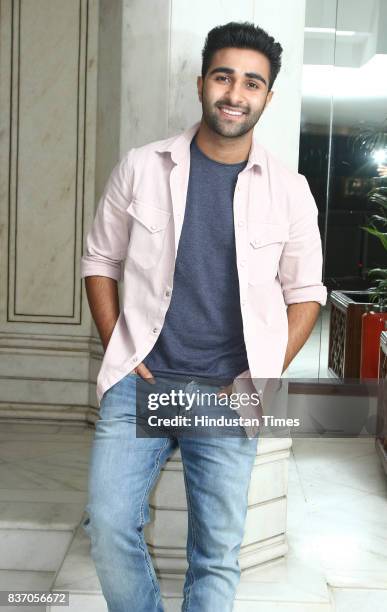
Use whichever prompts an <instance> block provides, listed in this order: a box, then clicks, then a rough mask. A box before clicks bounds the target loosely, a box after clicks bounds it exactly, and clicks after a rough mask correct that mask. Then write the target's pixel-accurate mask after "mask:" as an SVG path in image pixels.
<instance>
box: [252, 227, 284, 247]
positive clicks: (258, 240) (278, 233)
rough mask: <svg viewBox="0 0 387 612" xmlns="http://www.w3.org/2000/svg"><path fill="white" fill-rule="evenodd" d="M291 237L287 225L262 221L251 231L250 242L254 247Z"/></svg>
mask: <svg viewBox="0 0 387 612" xmlns="http://www.w3.org/2000/svg"><path fill="white" fill-rule="evenodd" d="M288 239H289V228H288V226H287V225H281V224H278V223H262V224H260V225H259V226H257V227H254V228H252V229H251V230H250V232H249V240H250V244H251V246H252V247H253V248H254V249H258V248H260V247H263V246H266V245H268V244H273V243H276V242H281V243H283V242H286V241H287V240H288Z"/></svg>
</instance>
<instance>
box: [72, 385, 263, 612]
mask: <svg viewBox="0 0 387 612" xmlns="http://www.w3.org/2000/svg"><path fill="white" fill-rule="evenodd" d="M163 381H164V382H163ZM172 387H173V388H174V389H177V388H180V389H182V390H183V391H184V392H186V393H189V392H191V393H193V392H196V391H197V390H198V389H199V390H200V392H201V393H202V392H214V391H219V387H214V386H213V385H208V384H205V383H204V384H203V383H202V382H200V383H198V382H197V380H196V379H194V380H192V381H190V382H187V381H184V382H182V381H180V382H179V383H176V381H174V383H173V385H168V384H167V383H166V382H165V380H164V379H159V377H157V378H156V384H154V385H150V384H149V382H146V381H144V380H142V379H141V378H140V377H139V376H138V375H136V374H132V373H130V374H127V375H126V376H125V377H124V378H122V379H121V380H120V381H119V382H118V383H116V384H115V385H113V386H112V387H110V388H109V389H108V390H107V391H106V392H105V393H104V395H103V397H102V401H101V405H100V418H99V420H98V421H97V423H96V430H95V436H94V440H93V445H92V449H91V459H90V467H89V490H88V503H87V506H86V510H87V513H88V517H87V518H86V519H85V520H84V521H83V523H82V526H83V529H84V530H85V531H86V533H87V534H88V535H89V537H90V540H91V556H92V559H93V561H94V564H95V567H96V571H97V574H98V577H99V580H100V583H101V587H102V592H103V595H104V597H105V599H106V602H107V605H108V610H109V612H132V611H135V612H163V611H164V607H163V603H162V598H161V592H160V588H159V583H158V580H157V577H156V573H155V570H154V567H153V564H152V561H151V557H150V555H149V552H148V549H147V545H146V542H145V538H144V534H143V527H144V525H145V524H146V523H148V522H149V521H150V513H149V505H148V501H149V494H150V492H151V490H152V487H153V486H154V485H155V483H156V480H157V478H158V476H159V474H160V470H161V468H162V466H163V465H164V464H165V462H166V460H167V459H168V458H169V457H170V455H171V454H172V452H173V451H174V449H175V448H176V447H177V446H179V447H180V452H181V457H182V463H183V468H184V482H185V489H186V497H187V507H188V538H187V562H188V570H187V573H186V576H185V583H184V588H183V596H184V599H183V605H182V611H184V612H219V611H221V612H231V611H232V608H233V602H234V598H235V592H236V588H237V585H238V583H239V579H240V567H239V563H238V554H239V549H240V545H241V542H242V539H243V534H244V524H245V519H246V512H247V495H248V489H249V484H250V477H251V470H252V466H253V464H254V459H255V456H256V452H257V438H251V439H249V438H248V437H247V436H246V434H245V432H244V429H243V427H240V426H239V427H236V428H235V427H234V428H231V429H230V430H229V432H228V434H227V435H224V433H223V434H221V435H212V436H200V435H198V434H197V433H195V435H192V436H189V435H186V436H185V435H181V431H179V429H176V430H170V431H168V433H166V434H163V435H161V436H160V437H155V436H157V433H156V434H154V435H153V436H152V437H150V436H149V437H140V436H139V435H138V433H137V431H136V418H137V423H138V419H140V413H139V411H138V406H139V404H140V405H141V401H142V400H141V397H142V394H143V397H144V402H145V397H146V393H150V392H152V393H153V392H165V391H166V390H167V388H169V389H170V388H172ZM136 403H137V412H136ZM146 409H147V410H148V406H147V407H146ZM195 410H196V411H200V402H197V404H196V406H193V407H192V408H191V410H190V413H192V414H193V413H194V411H195ZM186 412H187V411H186V408H185V407H184V404H183V405H181V404H180V405H178V406H168V407H167V408H166V409H165V411H164V414H168V416H174V415H177V414H183V413H184V414H186ZM171 544H172V543H171Z"/></svg>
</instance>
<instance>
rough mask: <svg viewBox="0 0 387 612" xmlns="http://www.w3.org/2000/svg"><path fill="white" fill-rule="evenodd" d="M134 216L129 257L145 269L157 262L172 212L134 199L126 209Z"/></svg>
mask: <svg viewBox="0 0 387 612" xmlns="http://www.w3.org/2000/svg"><path fill="white" fill-rule="evenodd" d="M126 211H127V213H128V214H129V215H130V216H131V217H132V219H133V223H132V227H131V231H130V238H129V246H128V258H129V259H130V260H132V261H134V262H135V263H136V264H137V265H138V266H139V267H140V268H143V269H144V270H146V269H149V268H152V267H153V266H155V265H156V264H157V262H158V261H159V259H160V255H161V252H162V249H163V246H164V242H165V234H166V228H167V225H168V223H169V221H170V217H171V213H170V212H168V211H167V210H162V209H161V208H157V207H156V206H153V205H150V204H145V203H144V202H139V201H138V200H136V199H134V200H132V201H131V203H130V204H129V206H128V208H127V209H126Z"/></svg>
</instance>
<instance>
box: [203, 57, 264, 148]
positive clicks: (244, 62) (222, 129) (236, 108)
mask: <svg viewBox="0 0 387 612" xmlns="http://www.w3.org/2000/svg"><path fill="white" fill-rule="evenodd" d="M269 77H270V62H269V60H268V58H267V57H266V56H265V55H263V54H262V53H260V52H259V51H254V50H253V49H236V48H232V47H227V48H224V49H219V50H218V51H216V52H215V53H214V55H213V57H212V61H211V64H210V66H209V68H208V71H207V73H206V75H205V78H204V81H203V79H202V77H198V82H197V86H198V95H199V100H200V101H201V103H202V108H203V120H204V121H205V123H206V124H207V126H208V127H209V128H210V129H212V130H213V131H214V132H216V133H217V134H219V135H220V136H225V137H228V138H236V137H238V136H242V135H243V134H246V133H247V132H249V131H250V130H252V129H253V128H254V126H255V124H256V123H257V122H258V120H259V118H260V116H261V114H262V113H263V111H264V109H265V107H266V105H267V104H268V103H269V102H270V100H271V98H272V95H273V92H272V91H268V84H269Z"/></svg>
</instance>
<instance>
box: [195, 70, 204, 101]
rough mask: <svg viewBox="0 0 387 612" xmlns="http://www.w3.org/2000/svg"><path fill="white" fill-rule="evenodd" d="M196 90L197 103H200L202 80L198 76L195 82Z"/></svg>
mask: <svg viewBox="0 0 387 612" xmlns="http://www.w3.org/2000/svg"><path fill="white" fill-rule="evenodd" d="M196 85H197V89H198V98H199V102H201V101H202V91H203V79H202V77H201V76H198V78H197V81H196Z"/></svg>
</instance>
